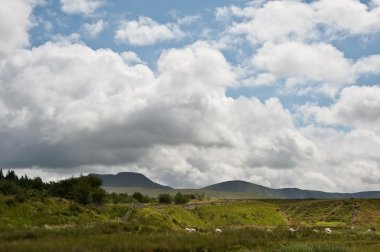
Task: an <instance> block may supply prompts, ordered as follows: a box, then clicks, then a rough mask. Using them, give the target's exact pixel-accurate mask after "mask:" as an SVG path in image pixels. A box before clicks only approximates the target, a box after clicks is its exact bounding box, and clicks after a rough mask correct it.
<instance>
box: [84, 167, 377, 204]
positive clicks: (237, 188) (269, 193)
mask: <svg viewBox="0 0 380 252" xmlns="http://www.w3.org/2000/svg"><path fill="white" fill-rule="evenodd" d="M89 175H92V176H96V177H98V178H100V179H102V181H103V187H108V188H122V187H127V188H146V189H165V190H181V189H175V188H172V187H170V186H166V185H161V184H158V183H156V182H153V181H152V180H150V179H149V178H147V177H146V176H145V175H143V174H142V173H137V172H119V173H117V174H115V175H114V174H95V173H90V174H89ZM193 190H196V191H200V192H207V191H208V192H209V191H214V192H226V193H236V195H238V193H246V194H248V195H249V196H251V197H252V198H256V199H345V198H380V191H362V192H354V193H338V192H324V191H317V190H304V189H299V188H277V189H274V188H270V187H265V186H262V185H258V184H254V183H251V182H247V181H244V180H230V181H224V182H220V183H216V184H212V185H208V186H206V187H202V188H200V189H193Z"/></svg>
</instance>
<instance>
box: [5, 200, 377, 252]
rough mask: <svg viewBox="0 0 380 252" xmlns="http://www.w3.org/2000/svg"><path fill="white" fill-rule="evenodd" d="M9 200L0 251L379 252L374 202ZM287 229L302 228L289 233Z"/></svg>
mask: <svg viewBox="0 0 380 252" xmlns="http://www.w3.org/2000/svg"><path fill="white" fill-rule="evenodd" d="M11 199H12V198H11V197H4V196H0V251H380V236H379V235H378V234H376V232H372V233H368V232H367V231H366V230H367V229H368V228H370V227H374V228H376V229H377V230H379V229H380V200H375V199H374V200H353V199H352V200H350V199H348V200H219V201H205V202H192V203H190V204H186V205H159V204H148V205H142V204H138V205H136V204H134V205H133V206H131V205H128V204H118V205H114V204H106V205H104V206H101V207H95V206H91V207H84V206H81V205H78V204H75V203H73V202H70V201H67V200H60V199H57V198H48V199H46V200H45V201H44V202H43V201H41V200H40V199H34V200H27V201H25V202H14V201H13V202H12V200H11ZM353 206H354V207H353ZM353 209H355V210H353ZM351 226H354V227H355V229H353V230H352V229H351ZM186 227H191V228H195V229H196V230H197V232H195V233H187V232H186V231H185V228H186ZM289 227H299V230H298V231H297V232H295V233H294V234H292V233H291V232H289V231H288V228H289ZM324 227H331V228H332V229H333V233H332V234H330V235H329V234H325V233H324V232H322V230H323V228H324ZM215 228H221V229H222V230H223V233H221V234H216V233H215ZM314 228H317V229H318V230H320V232H318V233H315V232H313V231H312V229H314ZM267 229H271V230H272V231H271V232H270V231H268V230H267Z"/></svg>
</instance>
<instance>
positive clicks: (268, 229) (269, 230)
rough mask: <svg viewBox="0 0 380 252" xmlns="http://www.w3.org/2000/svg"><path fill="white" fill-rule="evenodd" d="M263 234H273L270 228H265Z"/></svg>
mask: <svg viewBox="0 0 380 252" xmlns="http://www.w3.org/2000/svg"><path fill="white" fill-rule="evenodd" d="M265 232H267V233H273V230H272V229H270V228H267V229H266V230H265Z"/></svg>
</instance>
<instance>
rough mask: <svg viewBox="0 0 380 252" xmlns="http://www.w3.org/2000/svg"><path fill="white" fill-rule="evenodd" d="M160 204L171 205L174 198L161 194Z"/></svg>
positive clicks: (159, 196) (159, 197)
mask: <svg viewBox="0 0 380 252" xmlns="http://www.w3.org/2000/svg"><path fill="white" fill-rule="evenodd" d="M158 202H159V203H161V204H171V203H172V202H173V197H172V196H171V195H170V194H160V195H158Z"/></svg>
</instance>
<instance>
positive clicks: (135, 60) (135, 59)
mask: <svg viewBox="0 0 380 252" xmlns="http://www.w3.org/2000/svg"><path fill="white" fill-rule="evenodd" d="M120 56H121V57H122V58H123V60H124V61H125V62H126V63H127V64H145V62H144V61H143V60H141V59H140V57H139V56H138V55H137V54H136V53H135V52H132V51H128V52H122V53H121V54H120Z"/></svg>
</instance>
